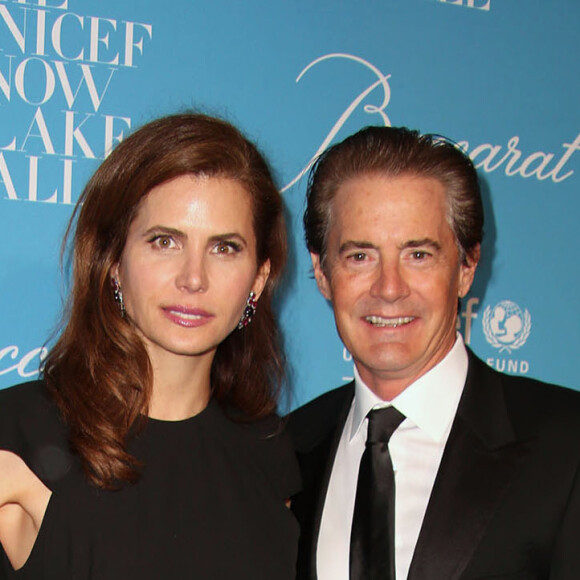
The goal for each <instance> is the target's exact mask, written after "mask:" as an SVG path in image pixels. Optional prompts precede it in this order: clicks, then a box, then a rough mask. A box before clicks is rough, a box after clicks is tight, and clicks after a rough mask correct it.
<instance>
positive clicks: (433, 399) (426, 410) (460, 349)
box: [350, 333, 468, 442]
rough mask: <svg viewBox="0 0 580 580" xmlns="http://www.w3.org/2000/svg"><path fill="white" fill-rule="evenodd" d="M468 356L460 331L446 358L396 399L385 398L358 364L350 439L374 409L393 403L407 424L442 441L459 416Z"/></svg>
mask: <svg viewBox="0 0 580 580" xmlns="http://www.w3.org/2000/svg"><path fill="white" fill-rule="evenodd" d="M467 366H468V357H467V350H466V348H465V345H464V344H463V339H462V337H461V335H460V334H459V333H457V337H456V339H455V344H454V345H453V347H452V348H451V350H450V351H449V352H448V353H447V355H446V356H445V358H443V360H442V361H440V362H439V363H438V364H436V365H435V366H434V367H433V368H432V369H430V370H429V371H427V372H426V373H425V374H424V375H422V376H421V377H419V378H418V379H417V380H416V381H415V382H414V383H412V384H411V385H409V386H408V387H407V388H406V389H405V390H404V391H403V392H402V393H400V394H399V395H397V396H396V397H395V398H394V399H393V400H392V401H389V402H387V401H383V400H382V399H380V398H379V397H378V396H377V395H375V393H373V392H372V391H371V390H370V389H369V388H368V387H367V385H365V383H364V382H363V380H362V379H361V378H360V375H359V372H358V370H357V368H356V365H355V367H354V385H355V396H354V409H353V422H352V427H351V433H350V439H351V440H352V438H353V437H354V436H355V435H356V433H357V432H358V430H359V429H360V427H361V425H362V423H363V421H364V419H365V417H366V416H367V414H368V413H369V411H370V410H371V409H374V408H379V407H387V406H389V405H392V406H393V407H395V408H397V409H398V410H399V411H401V413H403V415H405V417H406V418H407V420H406V421H405V422H404V424H403V427H405V426H408V425H414V426H416V427H418V428H419V429H421V430H422V431H424V432H425V433H427V434H428V435H429V436H430V437H431V438H432V439H433V440H435V441H437V442H440V441H442V440H443V439H444V438H445V437H446V436H447V434H448V433H449V430H450V429H451V423H452V422H453V418H454V417H455V413H456V411H457V406H458V405H459V399H460V398H461V393H462V392H463V386H464V385H465V379H466V377H467Z"/></svg>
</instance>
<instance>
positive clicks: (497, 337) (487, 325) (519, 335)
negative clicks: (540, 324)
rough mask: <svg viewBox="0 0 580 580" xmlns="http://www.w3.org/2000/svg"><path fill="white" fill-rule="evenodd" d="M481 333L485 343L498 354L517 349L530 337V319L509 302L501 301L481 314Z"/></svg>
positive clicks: (513, 303)
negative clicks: (483, 335)
mask: <svg viewBox="0 0 580 580" xmlns="http://www.w3.org/2000/svg"><path fill="white" fill-rule="evenodd" d="M482 323H483V332H484V333H485V338H486V339H487V342H489V344H491V345H492V346H494V347H495V348H499V351H500V352H503V351H508V352H511V351H512V350H515V349H518V348H520V347H521V346H523V345H524V344H525V342H526V340H527V339H528V336H529V335H530V330H531V328H532V317H531V316H530V313H529V312H528V310H527V309H524V310H522V309H521V308H520V307H519V306H518V305H517V304H516V303H515V302H512V301H511V300H502V301H501V302H498V303H497V304H496V305H495V306H494V307H493V308H490V307H489V306H487V307H486V309H485V310H484V312H483V320H482Z"/></svg>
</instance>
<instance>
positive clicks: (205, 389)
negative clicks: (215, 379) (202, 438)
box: [149, 353, 213, 421]
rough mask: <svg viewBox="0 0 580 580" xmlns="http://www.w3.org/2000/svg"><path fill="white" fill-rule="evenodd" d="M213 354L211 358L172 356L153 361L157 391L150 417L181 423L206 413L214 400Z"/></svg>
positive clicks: (154, 388)
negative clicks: (211, 385)
mask: <svg viewBox="0 0 580 580" xmlns="http://www.w3.org/2000/svg"><path fill="white" fill-rule="evenodd" d="M212 361H213V353H211V355H210V354H209V353H208V355H207V356H201V357H190V356H175V355H174V356H168V357H165V359H164V360H156V361H152V365H153V391H152V394H151V402H150V404H149V416H150V417H152V418H154V419H163V420H165V421H180V420H182V419H187V418H188V417H193V416H194V415H197V414H198V413H200V412H201V411H203V410H204V409H205V408H206V406H207V404H208V402H209V398H210V392H211V387H210V372H211V364H212Z"/></svg>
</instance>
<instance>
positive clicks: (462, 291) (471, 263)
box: [458, 244, 481, 298]
mask: <svg viewBox="0 0 580 580" xmlns="http://www.w3.org/2000/svg"><path fill="white" fill-rule="evenodd" d="M480 255H481V246H480V245H479V244H477V246H475V248H473V250H471V252H470V253H469V254H468V255H467V256H466V257H465V260H464V262H463V263H462V264H461V265H460V266H459V268H460V271H459V288H458V294H459V298H463V297H464V296H466V295H467V293H468V292H469V289H470V288H471V285H472V284H473V278H474V277H475V270H476V269H477V264H479V257H480Z"/></svg>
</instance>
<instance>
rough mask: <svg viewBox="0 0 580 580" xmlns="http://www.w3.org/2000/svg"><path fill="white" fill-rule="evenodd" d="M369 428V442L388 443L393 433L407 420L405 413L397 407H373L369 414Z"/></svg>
mask: <svg viewBox="0 0 580 580" xmlns="http://www.w3.org/2000/svg"><path fill="white" fill-rule="evenodd" d="M368 418H369V428H368V434H367V444H372V443H378V442H379V441H380V442H382V443H385V444H386V443H388V442H389V439H390V438H391V435H392V434H393V433H394V432H395V430H396V429H397V427H398V426H399V425H400V424H401V423H402V422H403V421H404V420H405V415H403V413H401V412H400V411H398V410H397V409H395V407H384V408H382V409H373V410H372V411H371V412H370V413H369V414H368Z"/></svg>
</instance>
